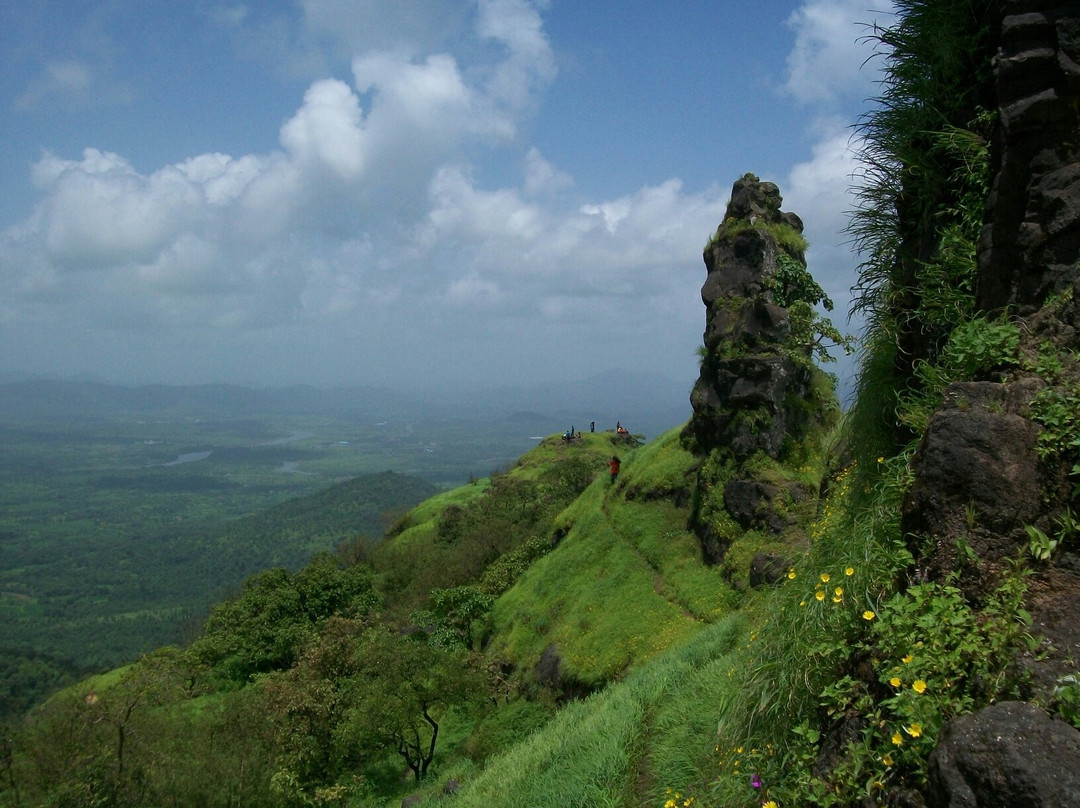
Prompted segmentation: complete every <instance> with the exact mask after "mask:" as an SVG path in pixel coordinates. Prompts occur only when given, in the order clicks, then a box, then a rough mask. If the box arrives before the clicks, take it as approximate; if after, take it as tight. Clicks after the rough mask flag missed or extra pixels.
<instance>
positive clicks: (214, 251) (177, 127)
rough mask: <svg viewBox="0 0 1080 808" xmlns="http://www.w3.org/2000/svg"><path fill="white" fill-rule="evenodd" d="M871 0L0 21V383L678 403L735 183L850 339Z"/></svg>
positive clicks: (205, 7) (486, 2) (200, 4)
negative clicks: (774, 189) (775, 194)
mask: <svg viewBox="0 0 1080 808" xmlns="http://www.w3.org/2000/svg"><path fill="white" fill-rule="evenodd" d="M887 7H888V5H887V4H877V5H876V6H871V5H870V4H869V0H804V2H778V1H777V0H765V1H764V2H753V3H751V2H745V3H743V2H724V3H721V2H716V0H714V2H697V0H685V1H684V0H675V2H671V3H656V2H637V1H636V0H621V1H620V2H613V1H612V2H609V1H608V0H593V1H592V2H589V3H580V2H569V1H568V0H470V1H466V0H395V2H383V3H371V2H358V1H357V0H291V1H289V0H277V1H275V2H250V3H228V2H220V3H219V2H215V0H196V1H195V2H192V3H171V2H170V3H165V2H146V1H145V0H86V2H82V3H77V4H76V3H69V2H62V1H61V0H35V2H31V3H6V4H3V6H0V187H2V188H3V193H2V194H0V371H27V372H34V373H40V374H46V375H56V376H71V375H83V374H89V375H94V376H98V377H100V378H103V379H106V380H111V381H120V382H128V383H145V382H167V383H202V382H234V383H242V384H253V385H263V386H270V385H283V384H292V383H310V384H318V385H346V386H347V385H368V384H372V385H387V386H396V387H414V386H422V387H438V386H446V387H447V388H448V389H449V388H453V387H456V386H468V385H491V384H493V385H502V384H520V383H528V382H530V381H549V380H552V379H558V378H571V379H579V378H584V377H586V376H589V375H591V374H593V373H596V372H599V371H603V370H606V369H610V368H612V367H621V368H628V369H636V370H644V371H649V372H655V373H660V374H663V375H665V376H667V377H668V378H671V379H673V380H675V381H685V383H686V386H687V388H688V389H689V386H690V385H691V384H692V382H693V380H694V378H695V377H696V375H697V370H696V361H697V360H696V355H695V349H696V347H697V346H698V344H699V343H700V341H701V333H702V330H703V328H704V308H703V306H702V304H701V300H700V296H699V290H700V286H701V283H702V281H703V280H704V276H705V270H704V265H703V263H702V259H701V250H702V247H703V246H704V244H705V243H706V241H707V240H708V238H709V236H710V235H711V233H712V232H713V231H714V230H715V229H716V226H717V225H718V224H719V222H720V220H721V219H722V217H723V212H724V207H725V206H726V203H727V200H728V196H729V194H730V189H731V184H732V182H734V181H735V180H736V179H737V178H738V177H739V176H741V175H742V174H743V173H745V172H748V171H750V172H754V173H756V174H758V175H759V176H760V177H761V178H762V179H767V180H771V181H773V182H775V183H777V184H778V185H779V186H780V189H781V193H782V194H783V196H784V199H785V204H784V209H785V210H792V211H794V212H796V213H798V214H799V215H800V216H801V217H802V218H803V220H804V222H805V223H806V235H807V236H808V238H809V239H810V242H811V250H810V253H809V255H808V258H809V263H810V269H811V271H812V272H813V273H814V275H815V276H816V277H817V278H818V280H819V282H821V283H822V285H823V286H824V287H825V288H826V290H827V291H828V292H829V294H830V295H831V296H832V297H833V299H834V300H835V301H836V304H837V311H836V313H835V314H836V319H837V320H838V324H844V323H845V322H846V312H847V306H848V298H849V289H850V287H851V285H852V284H853V283H854V280H855V274H854V273H855V266H856V264H857V258H856V257H855V256H853V255H852V254H851V253H850V251H849V250H848V248H847V247H846V245H845V241H846V238H845V236H844V235H843V233H842V229H843V226H844V224H845V222H846V217H845V213H846V211H847V210H848V209H849V208H850V207H851V200H850V196H849V192H848V185H849V176H850V173H851V171H852V170H853V168H854V163H853V150H852V147H853V144H852V142H851V137H852V130H851V125H852V124H853V123H854V122H855V120H856V119H857V117H858V115H859V113H860V112H861V111H862V110H863V109H864V108H865V104H866V99H867V98H868V97H870V96H872V95H873V93H874V84H873V82H874V73H873V63H871V66H870V67H862V65H863V62H864V61H865V60H866V58H867V57H868V56H869V55H870V47H869V46H868V45H867V44H866V43H865V42H860V37H862V36H863V35H864V34H865V32H866V29H865V27H864V26H865V25H866V24H867V23H871V22H873V21H874V20H875V19H876V20H881V19H885V18H884V17H883V14H884V12H882V11H881V10H880V9H882V8H887ZM873 8H876V9H878V10H877V11H873V10H871V9H873ZM855 327H857V324H855ZM844 372H845V373H847V372H848V371H847V370H846V369H845V370H844Z"/></svg>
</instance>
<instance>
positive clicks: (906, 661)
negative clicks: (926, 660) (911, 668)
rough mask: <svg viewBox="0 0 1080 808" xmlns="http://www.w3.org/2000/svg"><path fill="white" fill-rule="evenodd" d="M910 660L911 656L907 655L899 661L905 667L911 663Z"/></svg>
mask: <svg viewBox="0 0 1080 808" xmlns="http://www.w3.org/2000/svg"><path fill="white" fill-rule="evenodd" d="M911 660H912V656H911V654H908V655H907V656H906V657H904V658H903V659H901V660H900V661H901V662H903V663H904V664H905V665H907V664H908V663H909V662H911Z"/></svg>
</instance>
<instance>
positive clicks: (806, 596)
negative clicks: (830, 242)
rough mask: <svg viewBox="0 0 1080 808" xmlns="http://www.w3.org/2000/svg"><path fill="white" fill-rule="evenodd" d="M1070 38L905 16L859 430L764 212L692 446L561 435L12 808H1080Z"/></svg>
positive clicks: (890, 68)
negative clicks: (825, 365)
mask: <svg viewBox="0 0 1080 808" xmlns="http://www.w3.org/2000/svg"><path fill="white" fill-rule="evenodd" d="M1078 31H1080V16H1078V15H1077V13H1076V10H1075V9H1073V8H1072V7H1059V6H1057V5H1054V4H1049V3H1047V4H1042V3H1038V2H1024V3H1020V2H1011V0H1010V2H1006V1H1005V0H1001V1H1000V2H981V3H974V4H973V3H970V2H966V0H965V2H960V0H934V1H933V2H929V1H928V0H908V1H906V2H901V3H899V4H898V16H897V18H896V21H895V24H894V26H893V27H892V28H889V29H885V30H877V31H874V32H873V33H872V36H874V37H875V38H876V39H877V40H878V41H879V44H880V46H881V52H882V61H883V68H884V71H885V72H884V74H883V83H882V98H881V99H880V104H879V106H878V107H877V108H876V109H875V111H873V112H872V113H871V114H870V115H869V116H868V117H867V119H865V120H864V121H862V122H860V129H859V131H860V134H861V136H862V138H863V145H862V149H863V155H862V156H863V165H864V173H863V174H862V175H861V176H860V178H859V181H860V183H861V184H860V186H859V187H858V189H857V192H858V198H859V207H858V210H857V211H856V213H855V216H854V219H853V224H852V233H853V236H854V237H855V239H856V240H857V242H858V244H859V246H860V248H861V250H862V254H863V255H864V263H863V266H862V269H861V276H860V280H859V287H858V289H859V294H860V298H859V307H860V309H861V311H863V312H864V313H865V314H866V317H867V321H868V327H867V330H866V333H865V334H864V335H862V338H861V341H860V344H859V351H860V365H861V372H860V380H859V386H858V398H857V400H856V402H855V404H854V405H853V407H852V408H851V410H850V411H848V412H846V413H841V412H840V410H839V408H838V406H837V404H836V400H835V396H834V393H833V391H832V389H831V383H830V381H831V380H830V378H829V376H828V375H827V374H826V373H824V372H823V370H822V367H821V365H820V364H819V363H820V362H822V361H824V360H825V358H826V357H825V355H824V353H826V352H825V351H824V349H825V348H827V347H828V346H830V345H838V346H843V345H844V344H845V342H846V340H845V338H844V337H843V336H842V335H840V334H839V333H838V332H837V331H836V329H835V328H834V327H833V326H832V324H831V322H829V321H828V320H827V319H826V317H825V316H824V314H822V311H823V310H825V311H827V310H828V308H829V303H828V300H827V298H826V297H825V296H824V294H823V292H822V290H821V288H820V287H819V286H818V285H817V283H816V282H815V281H814V279H813V277H812V275H811V273H810V271H809V268H808V267H807V265H806V261H805V256H806V246H807V245H806V242H805V240H804V239H803V238H802V232H801V231H802V228H801V221H800V219H799V217H798V216H797V215H795V214H793V213H792V212H784V211H782V210H781V205H782V198H781V196H780V192H779V188H778V187H777V186H776V185H774V184H772V183H770V182H762V181H761V180H759V179H758V178H757V177H755V176H754V175H752V174H747V175H745V176H744V177H742V178H741V179H739V180H738V181H737V182H736V183H735V185H734V187H733V191H732V198H731V202H730V204H729V206H728V209H727V212H726V215H725V218H724V220H723V221H722V222H720V224H719V227H718V228H717V231H716V233H715V234H714V235H713V236H712V238H710V239H709V241H708V243H707V244H706V247H705V250H704V262H705V265H706V270H707V274H706V278H705V281H704V285H703V288H702V300H703V303H704V304H705V309H706V314H705V330H704V335H703V336H704V339H703V346H702V350H701V365H700V376H699V378H698V380H697V382H696V383H695V385H694V388H693V393H692V395H691V403H692V406H693V414H692V416H691V417H690V419H689V420H688V421H686V422H685V423H683V424H673V425H672V428H671V429H670V430H669V431H667V432H665V433H663V434H662V435H660V436H659V437H656V438H654V439H653V440H651V441H649V442H648V443H644V442H643V441H642V440H641V439H640V437H639V436H635V435H621V434H616V433H614V432H611V431H601V432H599V433H595V434H590V433H585V434H583V435H582V436H580V438H578V437H575V438H573V439H571V440H566V439H564V438H562V437H560V435H558V434H556V435H551V436H549V437H547V438H545V439H543V440H542V441H541V442H540V444H539V445H538V446H536V447H535V448H534V449H532V450H531V451H529V452H527V453H525V454H523V455H522V456H521V458H520V459H519V460H518V462H517V463H516V464H515V465H514V466H513V467H512V468H509V469H505V470H502V471H499V472H497V473H494V474H492V475H491V476H490V477H485V478H483V479H479V480H475V481H474V482H471V483H469V484H467V485H464V486H460V487H457V488H454V489H452V490H448V491H445V492H441V493H439V494H436V495H435V496H434V497H432V498H430V499H428V500H426V501H425V502H423V503H421V504H420V505H418V506H417V507H415V508H413V509H412V510H410V511H409V512H408V513H407V514H405V515H404V516H403V517H402V518H401V519H399V520H398V521H397V522H396V523H395V524H394V525H393V526H392V527H391V528H390V529H389V530H388V531H387V532H386V533H385V535H384V536H383V537H382V539H381V541H379V542H378V543H377V544H376V545H375V546H374V547H373V548H372V549H371V550H370V552H354V550H355V549H356V548H347V549H349V550H350V551H349V552H343V553H340V554H338V555H336V556H335V555H331V554H321V555H319V556H317V557H316V558H315V559H314V560H313V561H312V562H311V563H310V564H308V565H307V566H306V567H304V568H303V569H301V570H298V571H296V572H289V571H287V570H284V569H273V570H268V571H265V572H262V573H260V574H258V575H256V576H254V577H252V578H250V579H248V581H247V582H246V583H245V585H244V587H243V590H242V591H241V592H240V593H238V594H237V595H236V596H235V597H233V598H231V599H229V600H227V601H224V602H222V603H220V604H219V605H218V606H216V607H215V608H214V610H213V612H212V613H211V615H210V617H209V619H208V621H207V623H206V625H205V627H204V629H203V632H202V634H201V635H200V636H199V637H198V638H197V639H196V640H194V641H193V642H192V643H191V644H190V645H189V646H187V647H185V648H164V649H160V650H159V651H157V652H155V653H153V654H151V655H149V656H147V657H145V658H144V659H142V660H140V661H139V662H137V663H135V664H133V665H131V666H128V667H126V668H123V669H120V670H116V671H113V672H111V673H109V674H106V675H104V676H101V677H97V678H93V679H88V680H85V681H83V682H81V683H80V684H78V685H76V686H73V687H71V688H69V689H67V690H65V691H64V692H62V693H60V694H58V695H57V696H56V697H54V698H53V699H51V700H50V701H49V702H48V703H47V704H45V705H43V706H42V707H40V708H39V709H38V710H36V711H34V712H33V713H32V714H31V715H30V716H29V717H28V718H27V720H26V721H25V722H23V723H22V724H20V725H19V726H18V727H15V728H14V729H13V730H12V732H11V741H10V743H8V744H7V746H6V752H5V757H4V765H5V768H4V774H5V776H6V780H5V781H3V785H2V786H0V787H2V788H3V789H4V790H3V791H0V794H3V795H4V796H3V799H5V800H7V801H8V802H9V803H12V804H24V803H25V804H34V805H36V804H52V805H100V804H106V805H117V806H120V805H124V806H126V805H131V806H134V805H146V804H154V805H165V804H175V805H207V806H211V805H222V806H225V805H237V804H244V805H249V806H250V805H267V806H300V805H305V806H306V805H327V806H329V805H336V806H351V807H354V808H360V806H365V807H367V806H371V807H372V808H374V806H386V807H387V808H389V806H398V805H403V806H404V805H412V806H423V805H430V806H435V805H455V806H468V807H470V808H471V806H484V808H491V806H515V807H517V806H520V807H521V808H526V806H528V807H529V808H532V807H533V806H582V808H584V807H585V806H618V807H619V808H623V807H626V808H629V807H630V806H655V807H656V808H690V807H691V806H717V807H718V808H735V807H736V806H762V807H763V808H789V807H790V806H823V807H824V806H829V807H830V808H832V807H834V806H850V808H856V807H857V808H863V807H864V806H903V807H904V808H923V807H924V806H956V807H957V808H959V806H979V808H986V807H987V806H994V807H996V806H1001V808H1006V806H1008V807H1010V808H1011V807H1012V806H1018V805H1031V806H1051V805H1053V806H1065V805H1076V804H1080V730H1078V727H1080V669H1078V667H1077V658H1078V656H1080V636H1078V635H1077V628H1076V626H1077V621H1076V615H1077V614H1078V613H1080V563H1078V554H1080V527H1078V523H1077V517H1076V514H1075V512H1074V510H1073V508H1076V507H1080V504H1078V499H1080V486H1078V485H1077V483H1078V481H1080V440H1078V438H1077V435H1078V434H1080V396H1078V393H1077V391H1078V390H1080V337H1078V335H1080V297H1078V293H1080V275H1078V271H1077V270H1078V267H1080V237H1078V235H1077V234H1078V233H1080V145H1078V144H1080V118H1078V117H1077V112H1076V111H1077V109H1078V108H1080V107H1078V103H1077V102H1078V100H1080V82H1078V81H1077V80H1076V76H1077V75H1078V71H1077V70H1076V67H1075V66H1076V65H1077V64H1080V36H1077V32H1078ZM613 458H618V459H619V461H620V462H619V464H618V466H617V468H618V473H617V474H613V473H611V472H610V470H611V469H614V468H616V467H615V466H609V465H608V464H609V462H610V461H612V459H613Z"/></svg>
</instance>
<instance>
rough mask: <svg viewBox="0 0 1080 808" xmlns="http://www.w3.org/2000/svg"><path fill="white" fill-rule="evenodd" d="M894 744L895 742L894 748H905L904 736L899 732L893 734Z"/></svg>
mask: <svg viewBox="0 0 1080 808" xmlns="http://www.w3.org/2000/svg"><path fill="white" fill-rule="evenodd" d="M892 742H893V746H903V745H904V736H903V735H901V734H900V733H899V732H894V733H893V734H892Z"/></svg>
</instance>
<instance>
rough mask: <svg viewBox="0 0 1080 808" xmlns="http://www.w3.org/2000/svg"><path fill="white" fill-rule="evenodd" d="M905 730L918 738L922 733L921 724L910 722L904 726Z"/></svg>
mask: <svg viewBox="0 0 1080 808" xmlns="http://www.w3.org/2000/svg"><path fill="white" fill-rule="evenodd" d="M905 731H906V732H907V734H908V735H910V736H911V737H912V738H918V737H919V736H920V735H922V724H912V725H911V726H910V727H906V728H905Z"/></svg>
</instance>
